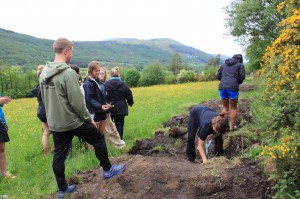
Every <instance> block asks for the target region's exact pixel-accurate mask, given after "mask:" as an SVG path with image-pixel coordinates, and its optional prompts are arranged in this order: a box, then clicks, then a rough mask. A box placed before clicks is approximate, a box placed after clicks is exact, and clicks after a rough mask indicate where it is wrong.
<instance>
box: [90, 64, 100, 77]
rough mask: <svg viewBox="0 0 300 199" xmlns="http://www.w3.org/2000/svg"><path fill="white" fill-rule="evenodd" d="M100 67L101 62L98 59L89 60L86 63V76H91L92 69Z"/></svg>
mask: <svg viewBox="0 0 300 199" xmlns="http://www.w3.org/2000/svg"><path fill="white" fill-rule="evenodd" d="M97 67H100V68H101V64H100V63H99V62H98V61H91V62H90V63H89V64H88V73H87V76H91V75H92V73H93V71H94V70H95V69H96V68H97Z"/></svg>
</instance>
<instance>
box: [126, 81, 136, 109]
mask: <svg viewBox="0 0 300 199" xmlns="http://www.w3.org/2000/svg"><path fill="white" fill-rule="evenodd" d="M124 84H125V83H124ZM125 98H126V100H127V104H128V105H129V106H132V105H133V104H134V102H133V95H132V91H131V90H130V88H129V87H128V85H126V84H125Z"/></svg>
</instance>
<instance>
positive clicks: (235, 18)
mask: <svg viewBox="0 0 300 199" xmlns="http://www.w3.org/2000/svg"><path fill="white" fill-rule="evenodd" d="M281 1H282V0H232V2H231V3H230V4H229V6H227V7H226V8H225V10H226V12H227V14H228V18H227V19H226V26H227V27H228V28H229V34H230V35H232V36H234V37H236V38H237V41H239V43H240V44H241V45H242V46H245V47H246V48H245V50H246V57H247V58H248V60H249V67H250V68H252V69H253V70H255V69H258V68H260V62H261V58H262V56H263V54H264V53H265V49H266V47H267V46H268V45H270V43H271V42H272V41H274V40H275V39H276V38H277V37H278V35H279V30H278V29H277V25H278V23H279V22H280V21H281V20H282V19H283V16H281V15H280V14H279V13H277V12H276V8H277V5H278V4H279V3H280V2H281Z"/></svg>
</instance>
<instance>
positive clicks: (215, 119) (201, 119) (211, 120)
mask: <svg viewBox="0 0 300 199" xmlns="http://www.w3.org/2000/svg"><path fill="white" fill-rule="evenodd" d="M227 125H228V119H227V117H225V116H224V114H219V113H218V112H216V111H215V110H213V109H211V108H208V107H205V106H200V105H198V106H195V107H193V108H192V109H191V111H190V116H189V122H188V141H187V149H186V155H187V157H188V160H189V161H191V162H194V161H195V159H196V153H195V137H196V134H197V136H198V138H200V139H198V147H197V149H198V150H199V153H200V156H201V158H202V161H203V163H206V162H207V157H206V154H205V150H204V144H205V140H206V138H207V137H208V136H209V135H211V134H212V136H211V138H210V139H211V140H215V155H216V156H219V155H221V154H223V137H222V134H224V133H225V132H226V128H227ZM198 128H199V130H198ZM197 130H198V131H197Z"/></svg>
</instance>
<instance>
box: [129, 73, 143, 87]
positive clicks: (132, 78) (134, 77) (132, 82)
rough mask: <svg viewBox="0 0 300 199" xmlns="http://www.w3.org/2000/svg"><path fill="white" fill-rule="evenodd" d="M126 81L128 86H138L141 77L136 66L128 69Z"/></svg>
mask: <svg viewBox="0 0 300 199" xmlns="http://www.w3.org/2000/svg"><path fill="white" fill-rule="evenodd" d="M125 76H126V78H125V82H126V83H127V84H128V86H131V87H136V86H137V85H138V81H139V79H140V78H141V75H140V72H139V71H138V70H137V69H136V68H129V69H128V70H127V71H126V75H125Z"/></svg>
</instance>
